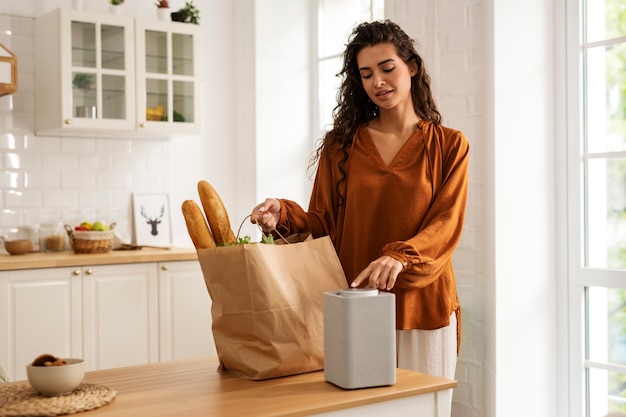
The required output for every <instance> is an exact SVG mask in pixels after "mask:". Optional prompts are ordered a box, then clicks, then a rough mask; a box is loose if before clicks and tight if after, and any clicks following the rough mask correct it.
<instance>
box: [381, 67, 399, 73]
mask: <svg viewBox="0 0 626 417" xmlns="http://www.w3.org/2000/svg"><path fill="white" fill-rule="evenodd" d="M395 69H396V67H391V68H384V69H383V72H391V71H393V70H395Z"/></svg>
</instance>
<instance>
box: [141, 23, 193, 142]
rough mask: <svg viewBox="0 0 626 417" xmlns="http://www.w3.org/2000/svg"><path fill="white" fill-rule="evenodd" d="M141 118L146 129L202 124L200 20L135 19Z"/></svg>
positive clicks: (178, 129) (189, 130) (177, 130)
mask: <svg viewBox="0 0 626 417" xmlns="http://www.w3.org/2000/svg"><path fill="white" fill-rule="evenodd" d="M135 36H136V40H137V42H136V51H137V122H138V126H139V129H140V131H141V133H142V134H144V135H154V134H155V133H159V134H161V133H163V132H167V133H172V134H175V133H180V134H185V133H187V134H193V133H199V132H200V131H201V130H202V125H201V124H202V118H201V117H199V115H200V114H201V112H200V111H201V101H200V97H201V96H200V90H199V86H200V84H201V80H202V74H201V71H202V62H201V59H200V57H201V52H200V51H201V50H200V39H199V38H200V36H199V26H198V25H194V24H187V23H178V22H163V21H158V20H144V21H142V20H137V21H136V22H135Z"/></svg>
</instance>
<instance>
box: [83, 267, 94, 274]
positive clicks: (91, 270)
mask: <svg viewBox="0 0 626 417" xmlns="http://www.w3.org/2000/svg"><path fill="white" fill-rule="evenodd" d="M85 273H86V274H87V275H91V274H93V269H91V268H89V269H88V270H86V271H85Z"/></svg>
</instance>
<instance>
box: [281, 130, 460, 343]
mask: <svg viewBox="0 0 626 417" xmlns="http://www.w3.org/2000/svg"><path fill="white" fill-rule="evenodd" d="M342 157H343V155H342V153H341V151H340V150H339V149H337V148H326V149H325V150H324V151H323V152H322V154H321V155H320V159H319V162H318V169H317V174H316V178H315V182H314V185H313V191H312V194H311V200H310V203H309V209H308V211H307V212H305V211H304V210H303V209H302V208H301V207H300V206H299V205H298V204H297V203H295V202H293V201H290V200H285V199H282V200H281V204H282V210H281V216H280V220H279V227H278V230H279V231H280V232H281V233H287V234H291V233H297V232H311V233H312V234H313V236H314V237H320V236H324V235H329V236H330V238H331V240H332V241H333V243H334V245H335V249H336V250H337V254H338V256H339V259H340V261H341V264H342V266H343V269H344V272H345V274H346V278H347V280H348V283H350V282H352V281H353V280H354V278H356V276H357V275H358V274H359V273H360V272H361V271H362V270H363V269H364V268H365V267H366V266H367V265H368V264H369V263H370V262H372V261H373V260H375V259H376V258H378V257H380V256H381V255H383V254H384V255H389V256H391V257H393V258H395V259H397V260H399V261H400V262H402V263H403V265H404V269H403V271H402V272H401V274H400V275H399V277H398V281H397V282H396V285H395V287H394V288H393V289H392V292H393V293H395V294H396V321H397V328H398V329H436V328H440V327H443V326H446V325H448V324H449V320H450V314H452V313H453V312H455V311H456V312H457V313H460V307H459V302H458V297H457V294H456V282H455V278H454V271H453V268H452V256H453V252H454V250H455V249H456V246H457V244H458V242H459V240H460V237H461V231H462V228H463V220H464V216H465V206H466V201H467V187H468V165H469V144H468V142H467V139H466V137H465V136H464V135H463V133H462V132H460V131H457V130H453V129H450V128H447V127H444V126H441V125H437V124H435V123H432V122H430V121H424V120H422V121H420V122H419V123H418V127H417V129H416V130H415V132H414V133H413V134H412V135H411V136H410V137H409V139H408V140H407V141H406V142H405V143H404V145H403V146H402V147H401V148H400V150H399V151H398V153H397V154H396V156H395V157H394V158H393V160H392V161H391V163H390V164H389V165H386V164H385V163H384V161H383V159H382V157H381V155H380V153H379V152H378V149H377V148H376V145H375V144H374V142H373V140H372V138H371V136H370V134H369V131H368V130H367V128H366V127H361V128H360V129H359V130H358V132H357V133H356V134H355V137H354V140H353V144H352V148H351V149H350V155H349V158H348V161H347V162H346V163H345V165H344V169H345V170H346V172H347V176H346V179H345V182H342V183H340V189H341V194H342V195H343V197H344V198H345V201H344V204H340V201H341V200H340V197H339V194H338V193H337V187H336V184H337V182H338V181H339V180H340V179H341V178H342V174H341V172H340V169H339V162H340V161H341V159H342ZM457 318H458V322H459V323H460V317H459V316H458V317H457ZM459 330H460V328H459ZM459 335H460V332H459Z"/></svg>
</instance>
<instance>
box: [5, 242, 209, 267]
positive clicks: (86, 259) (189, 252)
mask: <svg viewBox="0 0 626 417" xmlns="http://www.w3.org/2000/svg"><path fill="white" fill-rule="evenodd" d="M197 259H198V255H197V253H196V250H195V249H194V248H179V247H173V248H145V247H144V248H141V249H136V250H113V251H111V252H108V253H97V254H91V253H87V254H75V253H74V252H70V251H64V252H39V253H27V254H25V255H14V256H12V255H8V254H0V271H15V270H25V269H40V268H59V267H78V266H95V265H117V264H129V263H144V262H172V261H188V260H197Z"/></svg>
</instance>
